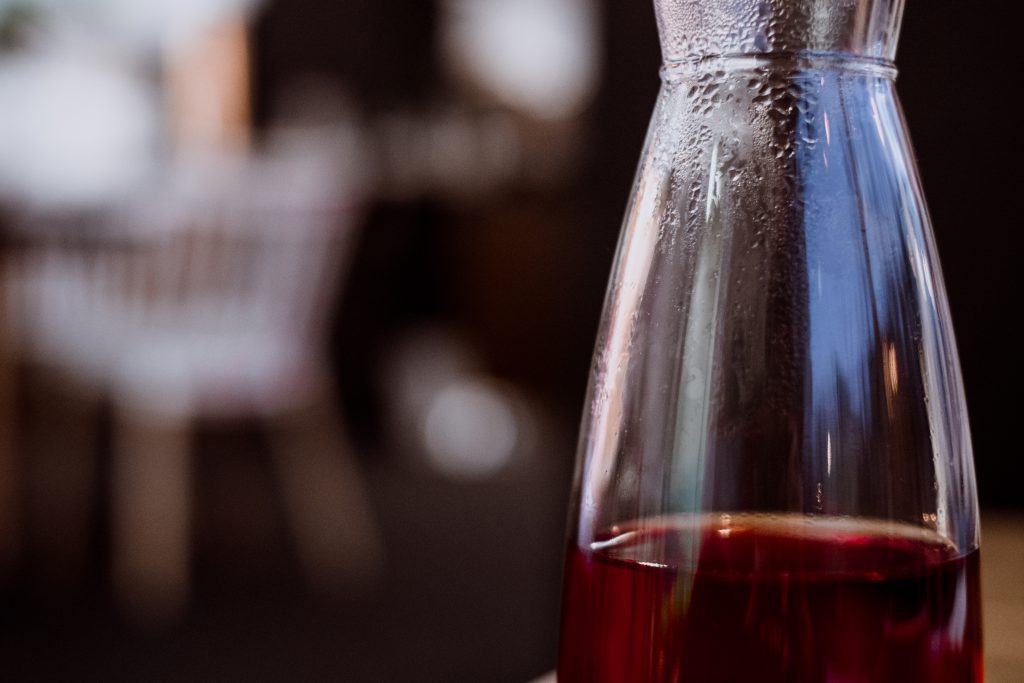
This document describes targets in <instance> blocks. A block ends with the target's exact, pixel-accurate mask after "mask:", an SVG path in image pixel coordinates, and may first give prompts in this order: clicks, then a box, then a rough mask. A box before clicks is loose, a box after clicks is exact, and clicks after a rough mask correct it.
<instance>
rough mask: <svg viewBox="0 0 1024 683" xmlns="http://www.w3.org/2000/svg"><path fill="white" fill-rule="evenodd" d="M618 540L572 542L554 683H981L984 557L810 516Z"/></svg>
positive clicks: (650, 531) (648, 529)
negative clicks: (585, 544)
mask: <svg viewBox="0 0 1024 683" xmlns="http://www.w3.org/2000/svg"><path fill="white" fill-rule="evenodd" d="M711 520H713V523H712V521H711ZM613 531H614V533H613V534H612V533H610V534H605V535H604V536H603V540H600V541H599V542H598V543H595V544H593V546H594V549H580V548H577V547H575V546H573V547H571V548H570V551H569V557H568V561H567V566H566V584H565V595H564V605H563V615H562V642H561V652H560V655H559V662H558V681H559V683H602V682H609V683H610V682H613V681H614V682H615V683H663V682H664V683H667V682H669V681H672V682H676V681H678V682H695V683H705V682H709V681H721V682H723V683H742V682H745V681H756V682H757V683H770V682H772V681H787V682H797V681H799V682H801V683H803V682H812V681H813V682H817V681H821V682H822V683H825V682H827V683H854V682H856V683H861V682H863V683H888V682H890V681H891V682H892V683H897V682H898V683H915V682H922V683H946V682H952V681H957V682H958V683H960V682H963V681H981V680H982V665H981V624H980V621H981V619H980V616H981V615H980V610H979V590H978V552H977V551H976V550H975V551H973V552H970V553H968V554H967V555H962V554H960V553H958V552H957V551H956V550H955V549H954V548H953V547H951V546H950V545H948V544H945V543H943V542H941V541H940V540H939V539H938V537H936V536H934V535H931V534H929V533H928V532H927V531H924V530H917V529H915V528H914V527H910V526H905V527H904V526H897V527H895V528H894V527H892V526H886V527H883V526H882V525H881V524H875V525H871V524H861V525H857V524H855V523H852V522H845V523H844V522H837V521H833V522H828V521H821V522H816V523H812V522H810V521H809V519H808V518H803V517H799V518H798V517H782V518H778V517H776V518H774V520H773V519H772V518H770V517H767V516H764V517H759V516H757V515H732V516H731V518H730V517H729V516H727V515H722V516H719V515H715V516H714V517H705V518H698V519H693V518H689V519H687V518H683V517H680V518H664V519H655V520H645V521H644V522H642V523H641V524H639V525H632V527H631V528H625V527H624V528H622V529H618V528H616V529H614V530H613Z"/></svg>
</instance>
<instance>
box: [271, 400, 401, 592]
mask: <svg viewBox="0 0 1024 683" xmlns="http://www.w3.org/2000/svg"><path fill="white" fill-rule="evenodd" d="M270 437H271V446H272V449H273V456H274V463H275V465H276V469H277V472H278V478H279V480H280V482H281V486H282V489H283V495H284V501H285V507H286V511H287V514H288V515H289V518H290V519H289V521H290V523H291V527H292V530H293V531H292V533H293V534H294V536H295V539H296V543H297V546H298V552H299V559H300V561H301V562H302V565H303V568H304V570H305V571H306V574H307V577H308V579H309V580H310V581H311V582H312V583H313V585H314V586H315V587H317V588H318V589H320V590H322V591H324V592H326V593H328V594H334V595H344V594H347V593H353V592H355V591H357V590H360V589H367V588H371V587H372V586H373V585H374V584H375V583H376V581H377V580H378V579H379V575H380V571H381V569H382V566H383V548H382V541H381V537H380V532H379V531H378V529H377V525H376V522H375V520H374V517H373V514H372V512H371V510H370V504H369V499H368V496H367V493H366V490H365V487H364V484H363V479H362V475H361V473H360V472H359V466H358V463H357V462H356V461H355V458H354V457H353V453H352V449H351V447H350V445H349V441H348V438H347V436H346V434H345V431H344V427H343V425H342V424H341V421H340V413H339V412H338V411H337V409H336V408H335V403H334V401H333V400H332V399H331V398H330V397H329V396H328V397H326V398H324V399H323V400H320V401H317V402H315V403H313V404H311V405H310V406H308V407H307V408H306V409H304V410H300V411H295V412H292V413H289V414H287V415H282V416H279V417H276V418H275V419H274V420H273V421H272V422H271V424H270Z"/></svg>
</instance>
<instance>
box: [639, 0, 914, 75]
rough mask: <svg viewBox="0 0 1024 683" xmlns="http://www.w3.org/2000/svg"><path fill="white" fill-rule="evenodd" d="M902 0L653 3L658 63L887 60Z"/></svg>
mask: <svg viewBox="0 0 1024 683" xmlns="http://www.w3.org/2000/svg"><path fill="white" fill-rule="evenodd" d="M903 2H904V0H654V8H655V14H656V16H657V20H658V32H659V33H660V35H661V49H662V56H663V57H664V60H665V63H666V64H677V63H686V62H697V61H701V60H704V59H708V58H715V57H730V58H732V57H740V56H748V57H754V56H762V57H763V56H769V55H771V56H783V57H792V56H813V57H821V56H831V57H832V58H834V59H842V58H854V59H863V60H867V61H869V62H871V61H875V62H881V63H885V62H891V61H892V60H893V58H894V57H895V54H896V44H897V41H898V38H899V28H900V21H901V20H902V17H903Z"/></svg>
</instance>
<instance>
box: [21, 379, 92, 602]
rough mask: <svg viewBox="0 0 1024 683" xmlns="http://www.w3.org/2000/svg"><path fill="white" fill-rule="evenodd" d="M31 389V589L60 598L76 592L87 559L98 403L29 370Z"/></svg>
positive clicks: (28, 484) (85, 391)
mask: <svg viewBox="0 0 1024 683" xmlns="http://www.w3.org/2000/svg"><path fill="white" fill-rule="evenodd" d="M31 385H32V386H31V396H30V399H31V418H30V420H29V428H28V436H29V437H30V438H29V439H28V444H27V446H28V455H29V457H28V458H27V460H26V462H25V465H24V471H25V483H26V486H25V490H24V493H25V503H26V515H27V519H26V521H27V523H28V528H27V529H26V535H27V536H28V546H29V550H30V552H29V560H30V562H31V565H30V566H31V572H32V579H33V582H35V583H38V585H39V587H40V588H42V589H43V590H44V591H45V594H46V595H48V596H50V597H54V598H61V597H63V596H65V595H66V594H67V593H68V592H69V591H71V590H73V589H74V588H76V587H78V586H79V584H80V582H81V579H82V576H83V575H84V574H85V571H86V566H87V562H88V559H89V532H90V522H91V520H92V514H93V511H94V505H95V501H96V495H95V493H96V477H95V460H94V457H95V447H96V426H97V424H98V420H99V409H100V399H101V397H100V395H99V393H98V392H96V391H93V390H91V389H90V388H88V387H74V388H73V385H72V384H70V383H69V382H68V379H67V378H66V377H64V376H63V375H61V374H58V373H55V372H53V371H48V370H47V369H45V368H34V372H33V381H32V383H31Z"/></svg>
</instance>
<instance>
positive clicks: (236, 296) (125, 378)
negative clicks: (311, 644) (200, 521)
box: [6, 136, 380, 621]
mask: <svg viewBox="0 0 1024 683" xmlns="http://www.w3.org/2000/svg"><path fill="white" fill-rule="evenodd" d="M314 138H315V136H314ZM314 143H315V146H319V147H320V149H319V150H316V149H310V145H308V144H307V145H305V146H300V149H298V150H295V149H291V150H285V151H284V152H280V153H277V154H270V155H265V156H263V157H252V156H246V157H243V158H241V159H239V160H237V162H236V163H230V164H226V165H225V166H222V167H217V168H213V167H209V168H205V169H190V170H189V172H188V173H185V174H182V175H181V176H180V177H179V178H178V179H179V180H181V181H182V184H181V185H178V184H177V183H175V182H169V183H165V184H164V185H163V186H162V187H161V189H160V190H158V191H157V192H156V193H155V194H154V195H153V196H149V197H139V198H137V199H138V201H133V202H131V203H130V206H126V207H123V208H121V209H119V210H117V211H113V212H111V214H110V215H109V216H108V217H107V220H106V221H105V225H104V226H103V230H102V231H101V232H100V233H99V234H97V235H95V236H93V238H92V239H91V240H90V241H89V244H88V247H87V248H83V246H82V245H81V238H78V239H77V240H76V239H70V238H68V237H62V236H60V235H52V236H51V237H50V238H49V239H46V240H43V241H42V242H39V243H37V244H35V246H30V247H29V248H27V249H25V250H24V251H23V253H22V254H20V255H19V257H18V258H17V259H14V260H13V261H11V262H9V263H7V264H6V266H7V269H8V271H10V274H11V276H10V277H9V278H8V285H9V289H10V291H9V292H8V294H9V296H8V303H9V304H10V307H11V308H12V309H14V312H15V313H14V314H15V317H16V318H17V327H18V330H17V334H16V335H15V337H16V338H17V340H18V342H19V346H18V349H17V353H18V354H20V356H21V357H23V358H25V359H28V360H30V361H32V362H35V363H37V364H42V365H44V366H48V367H51V368H54V369H56V370H58V371H60V372H62V373H64V374H65V375H66V376H68V377H69V378H71V380H72V381H73V382H74V383H75V384H77V385H79V386H82V387H92V388H93V389H94V390H95V392H96V393H97V395H105V396H108V397H109V398H110V400H111V402H112V404H113V408H114V412H115V438H114V451H115V453H114V465H113V481H112V496H113V500H112V511H113V520H112V523H113V549H112V550H113V572H114V579H115V588H116V590H117V592H118V594H119V597H120V598H121V600H122V602H123V604H124V606H125V607H126V608H128V610H129V611H130V612H131V613H132V614H133V615H136V616H138V617H140V618H141V619H142V620H150V621H153V620H157V621H159V620H162V619H167V618H169V617H173V616H175V615H177V614H178V613H179V612H180V610H181V609H182V607H183V606H184V604H185V603H186V600H187V597H188V587H189V564H190V542H189V535H190V534H189V518H190V497H191V484H190V472H189V469H190V468H189V451H190V449H189V437H190V432H191V429H192V425H193V424H194V423H195V421H197V420H202V419H208V418H216V419H236V418H238V419H253V418H258V419H261V420H263V421H265V423H266V424H267V426H268V427H269V429H270V433H271V445H272V446H273V447H274V450H275V465H276V467H277V473H278V478H279V481H280V483H281V486H282V490H283V493H284V500H285V503H286V510H287V512H288V514H289V516H290V520H291V522H292V531H293V534H294V536H295V539H296V544H297V548H298V550H299V553H300V559H301V560H302V563H303V566H304V567H305V569H306V572H307V576H308V577H309V579H310V580H311V581H312V582H313V583H314V584H315V585H317V586H318V587H320V588H323V589H325V590H327V591H338V590H345V589H346V587H348V586H350V585H351V584H352V582H354V581H363V580H367V579H372V577H373V575H374V572H375V570H376V568H377V563H378V561H379V557H380V547H379V540H378V536H377V534H376V530H375V527H374V524H373V522H372V519H371V514H370V511H369V508H368V504H367V501H366V495H365V492H364V491H363V488H362V485H361V483H360V477H359V474H358V468H357V467H356V465H355V463H354V462H353V460H352V453H351V449H350V447H349V445H348V443H347V441H346V439H345V435H344V430H343V427H342V424H341V420H340V415H339V411H338V407H337V401H336V399H335V397H334V395H333V391H332V387H331V377H332V373H331V370H330V366H329V362H328V355H327V347H326V343H327V326H326V323H327V321H328V320H329V317H330V314H331V312H332V310H333V301H334V300H335V297H336V295H337V293H338V290H339V288H340V278H341V275H342V273H343V271H344V264H345V262H346V261H347V254H348V246H349V245H350V242H351V238H352V235H353V232H354V228H355V227H356V222H355V221H356V215H355V206H354V200H355V195H354V193H353V191H352V189H351V187H348V186H347V185H346V177H345V174H344V173H343V172H342V171H341V167H339V166H338V165H337V162H338V161H339V160H338V159H337V157H336V154H337V153H338V151H339V150H338V149H337V148H335V147H332V146H331V145H330V144H327V143H325V141H324V140H322V139H314ZM54 450H57V449H54ZM55 504H56V505H58V506H59V505H61V504H62V501H55Z"/></svg>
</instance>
